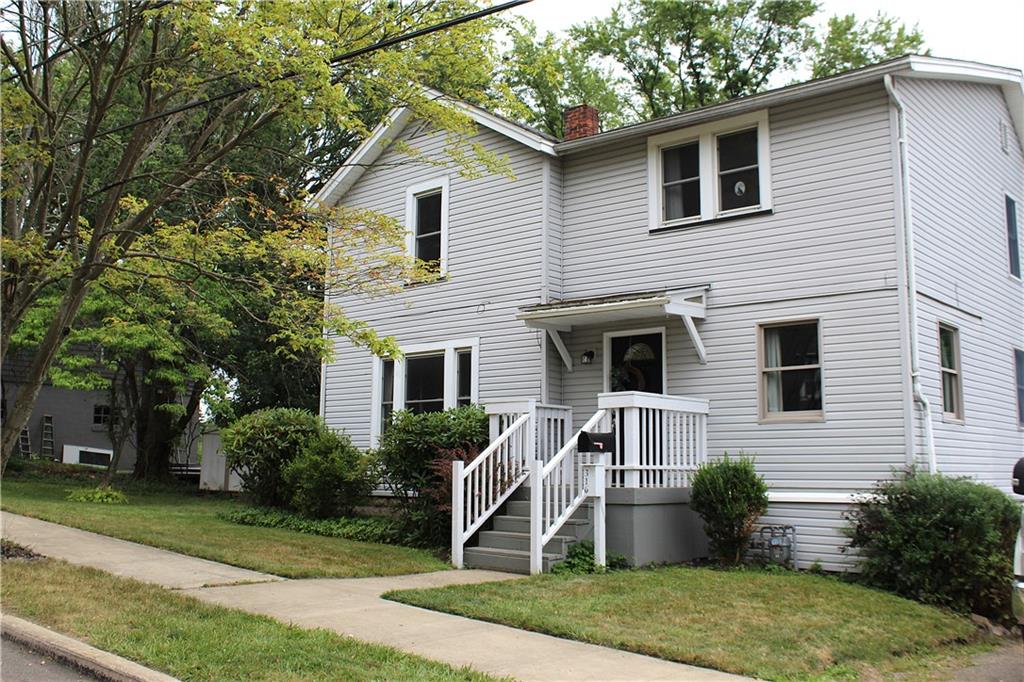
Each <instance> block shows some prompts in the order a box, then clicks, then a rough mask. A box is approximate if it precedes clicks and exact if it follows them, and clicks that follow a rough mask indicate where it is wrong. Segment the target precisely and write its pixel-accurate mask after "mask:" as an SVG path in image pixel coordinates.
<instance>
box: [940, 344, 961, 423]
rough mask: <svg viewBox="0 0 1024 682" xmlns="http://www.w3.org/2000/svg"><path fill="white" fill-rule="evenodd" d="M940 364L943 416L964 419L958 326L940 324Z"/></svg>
mask: <svg viewBox="0 0 1024 682" xmlns="http://www.w3.org/2000/svg"><path fill="white" fill-rule="evenodd" d="M939 364H940V365H941V367H942V413H943V416H945V417H946V418H948V419H955V420H958V421H959V420H962V419H963V418H964V408H963V386H962V383H963V382H962V380H961V375H960V332H959V331H958V330H957V329H956V327H951V326H949V325H945V324H942V325H939Z"/></svg>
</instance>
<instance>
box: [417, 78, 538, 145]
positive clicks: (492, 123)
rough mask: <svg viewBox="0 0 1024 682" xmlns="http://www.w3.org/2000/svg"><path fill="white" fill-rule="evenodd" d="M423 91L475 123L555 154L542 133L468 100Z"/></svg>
mask: <svg viewBox="0 0 1024 682" xmlns="http://www.w3.org/2000/svg"><path fill="white" fill-rule="evenodd" d="M425 91H426V93H427V94H428V95H430V96H431V97H433V98H434V99H439V100H443V101H444V102H445V103H446V104H448V105H449V106H452V107H454V108H455V109H458V110H459V111H460V112H462V113H463V114H465V115H466V116H469V117H470V118H472V119H473V120H474V121H476V123H478V124H480V125H482V126H484V127H485V128H490V129H491V130H493V131H494V132H496V133H498V134H500V135H504V136H505V137H507V138H510V139H512V140H515V141H516V142H518V143H520V144H522V145H525V146H527V147H529V148H530V149H532V150H534V151H538V152H541V153H542V154H547V155H548V156H555V142H554V141H552V140H549V139H547V138H545V137H544V136H543V135H538V134H537V133H535V132H532V131H530V130H529V129H527V128H524V127H522V126H520V125H517V124H515V123H513V122H512V121H508V120H505V119H503V118H501V117H500V116H495V115H494V114H492V113H491V112H489V111H487V110H486V109H482V108H480V107H478V106H475V105H473V104H470V103H468V102H463V101H462V100H458V99H453V98H451V97H449V96H447V95H445V94H444V93H443V92H438V91H437V90H433V89H431V88H425Z"/></svg>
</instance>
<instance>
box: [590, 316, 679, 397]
mask: <svg viewBox="0 0 1024 682" xmlns="http://www.w3.org/2000/svg"><path fill="white" fill-rule="evenodd" d="M605 352H606V353H608V376H607V379H606V381H607V384H606V386H607V390H609V391H613V392H618V391H643V392H644V393H664V392H665V333H664V332H663V331H661V330H658V331H646V330H645V331H643V332H623V333H621V334H619V333H617V332H616V333H612V334H609V335H608V341H607V343H606V347H605Z"/></svg>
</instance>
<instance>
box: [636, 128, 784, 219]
mask: <svg viewBox="0 0 1024 682" xmlns="http://www.w3.org/2000/svg"><path fill="white" fill-rule="evenodd" d="M647 172H648V186H649V188H650V195H649V198H650V201H649V211H650V226H649V227H650V229H651V230H659V229H666V228H673V227H681V226H685V225H689V224H693V223H700V222H703V221H706V220H714V219H716V218H723V217H728V216H732V215H742V214H743V213H748V212H754V211H763V210H768V209H771V207H772V203H771V182H770V180H771V169H770V149H769V136H768V112H767V111H761V112H756V113H754V114H747V115H744V116H737V117H734V118H731V119H727V120H724V121H716V122H714V123H709V124H705V125H700V126H694V127H690V128H685V129H683V130H677V131H673V132H670V133H664V134H661V135H654V136H652V137H650V138H648V140H647Z"/></svg>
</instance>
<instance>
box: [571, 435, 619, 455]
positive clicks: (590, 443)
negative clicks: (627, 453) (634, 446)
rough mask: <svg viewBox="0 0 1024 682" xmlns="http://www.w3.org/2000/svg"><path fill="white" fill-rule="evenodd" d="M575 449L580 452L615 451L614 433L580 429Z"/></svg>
mask: <svg viewBox="0 0 1024 682" xmlns="http://www.w3.org/2000/svg"><path fill="white" fill-rule="evenodd" d="M576 449H577V450H578V451H580V452H615V434H614V433H590V432H588V431H580V437H579V440H577V441H576Z"/></svg>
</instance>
